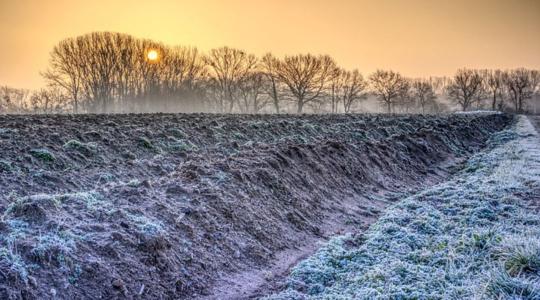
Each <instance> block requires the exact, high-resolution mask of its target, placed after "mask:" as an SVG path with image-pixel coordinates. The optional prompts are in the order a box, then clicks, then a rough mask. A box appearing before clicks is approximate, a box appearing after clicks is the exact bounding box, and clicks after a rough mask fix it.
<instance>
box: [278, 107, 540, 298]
mask: <svg viewBox="0 0 540 300" xmlns="http://www.w3.org/2000/svg"><path fill="white" fill-rule="evenodd" d="M538 145H539V137H538V133H537V132H536V131H535V129H534V128H533V126H532V125H531V123H530V122H529V120H528V119H527V118H526V117H519V118H518V120H517V122H516V124H515V125H513V126H512V128H510V129H508V130H504V131H501V132H498V133H496V134H494V135H493V137H492V138H491V140H490V143H489V146H488V148H487V149H486V150H485V151H483V152H480V153H478V154H476V155H475V156H473V157H472V158H471V159H470V160H469V161H468V162H467V165H466V167H465V169H464V170H463V171H462V172H460V173H459V174H458V175H457V176H455V177H454V178H453V179H452V180H449V181H447V182H444V183H442V184H439V185H437V186H435V187H433V188H430V189H428V190H425V191H423V192H421V193H419V194H416V195H414V196H411V197H409V198H407V199H405V200H404V201H402V202H400V203H398V204H396V205H395V206H394V207H392V208H391V209H389V210H388V211H387V213H386V214H385V215H384V216H383V217H382V218H381V219H380V220H379V221H378V222H377V223H376V224H374V225H373V226H372V227H371V228H370V230H369V231H368V232H366V233H365V234H364V235H363V236H344V237H340V238H335V239H333V240H331V242H329V243H328V245H326V246H325V247H324V248H323V249H321V250H320V251H318V252H317V253H316V254H315V255H313V256H312V257H310V258H308V259H307V260H305V261H303V262H302V263H300V264H299V265H298V266H296V267H295V268H294V269H293V270H292V272H291V274H290V277H289V278H288V280H287V282H288V283H287V289H286V290H284V291H282V292H281V293H279V294H277V295H273V296H270V297H269V299H540V215H539V214H538V202H536V203H533V202H534V201H535V200H536V201H538V193H539V191H540V149H539V146H538Z"/></svg>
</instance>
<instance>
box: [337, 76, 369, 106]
mask: <svg viewBox="0 0 540 300" xmlns="http://www.w3.org/2000/svg"><path fill="white" fill-rule="evenodd" d="M341 82H342V83H341V91H340V97H341V101H342V102H343V110H344V112H345V113H350V112H351V108H352V105H353V104H354V103H355V102H357V101H359V100H362V99H366V97H367V93H366V90H367V87H368V83H367V81H366V80H365V79H364V77H363V76H362V74H360V72H359V71H358V70H353V71H343V72H341Z"/></svg>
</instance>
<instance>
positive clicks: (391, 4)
mask: <svg viewBox="0 0 540 300" xmlns="http://www.w3.org/2000/svg"><path fill="white" fill-rule="evenodd" d="M105 30H106V31H118V32H125V33H129V34H132V35H134V36H137V37H141V38H151V39H155V40H159V41H162V42H165V43H167V44H182V45H192V46H197V47H199V48H200V49H202V50H208V49H211V48H213V47H219V46H224V45H228V46H233V47H238V48H242V49H245V50H247V51H249V52H252V53H254V54H257V55H261V54H264V53H265V52H267V51H271V52H273V53H275V54H277V55H279V56H281V55H284V54H296V53H304V52H311V53H315V54H330V55H331V56H333V57H334V58H335V59H336V60H337V62H338V63H339V64H341V65H342V66H344V67H346V68H358V69H359V70H360V71H361V72H362V73H364V74H366V73H369V72H371V71H373V70H375V69H377V68H392V69H394V70H398V71H400V72H402V73H403V74H404V75H407V76H414V77H420V76H428V75H451V74H453V72H454V71H455V70H456V69H457V68H460V67H464V66H467V67H487V68H512V67H518V66H524V67H529V68H538V69H540V0H489V1H488V0H486V1H483V0H482V1H474V0H444V1H443V0H416V1H413V0H410V1H405V0H394V1H390V0H378V1H377V0H373V1H361V0H326V1H322V0H251V1H249V0H245V1H241V0H221V1H218V0H205V1H203V0H192V1H180V0H163V1H157V0H156V1H150V0H145V1H135V0H125V1H124V0H34V1H32V0H0V37H1V44H0V85H5V84H7V85H11V86H15V87H25V88H37V87H40V86H41V85H42V84H43V82H42V80H41V77H40V76H39V71H41V70H44V69H45V68H46V66H47V61H48V56H49V51H50V50H51V49H52V47H53V46H54V45H55V44H56V43H57V42H58V41H60V40H61V39H63V38H66V37H73V36H77V35H80V34H84V33H88V32H91V31H105Z"/></svg>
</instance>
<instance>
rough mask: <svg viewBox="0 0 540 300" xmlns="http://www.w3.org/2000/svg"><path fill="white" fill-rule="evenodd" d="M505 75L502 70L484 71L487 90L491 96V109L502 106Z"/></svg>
mask: <svg viewBox="0 0 540 300" xmlns="http://www.w3.org/2000/svg"><path fill="white" fill-rule="evenodd" d="M503 79H504V76H503V72H502V71H501V70H486V71H484V84H485V88H486V91H487V92H488V93H489V96H490V98H491V109H492V110H496V109H497V108H499V107H501V105H500V104H501V102H502V97H503V87H504V82H503Z"/></svg>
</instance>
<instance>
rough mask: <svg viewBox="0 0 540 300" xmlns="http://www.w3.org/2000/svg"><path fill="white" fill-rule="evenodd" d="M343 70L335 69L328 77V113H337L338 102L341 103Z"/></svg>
mask: <svg viewBox="0 0 540 300" xmlns="http://www.w3.org/2000/svg"><path fill="white" fill-rule="evenodd" d="M344 73H345V70H343V69H341V68H338V67H336V68H335V69H334V70H333V71H332V74H331V76H330V80H329V97H330V111H331V112H332V113H337V111H338V106H339V102H341V100H342V99H341V97H340V94H341V89H342V88H343V83H344V82H343V79H344V78H343V74H344Z"/></svg>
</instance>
